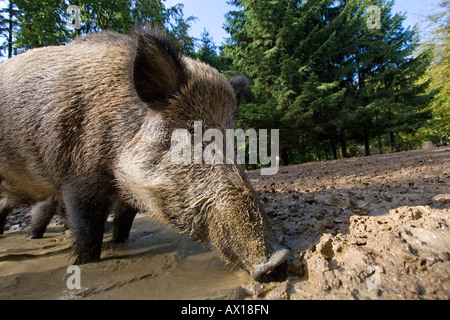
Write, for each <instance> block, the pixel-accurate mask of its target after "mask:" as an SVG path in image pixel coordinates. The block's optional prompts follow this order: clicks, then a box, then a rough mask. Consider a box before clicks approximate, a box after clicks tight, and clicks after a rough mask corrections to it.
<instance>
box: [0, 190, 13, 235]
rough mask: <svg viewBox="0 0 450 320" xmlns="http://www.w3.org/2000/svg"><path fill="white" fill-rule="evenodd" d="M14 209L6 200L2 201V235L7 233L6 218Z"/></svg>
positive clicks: (0, 220) (0, 208)
mask: <svg viewBox="0 0 450 320" xmlns="http://www.w3.org/2000/svg"><path fill="white" fill-rule="evenodd" d="M11 211H12V207H11V206H10V205H9V203H8V200H7V199H6V198H1V199H0V234H3V232H4V231H5V224H6V218H7V217H8V215H9V214H10V213H11Z"/></svg>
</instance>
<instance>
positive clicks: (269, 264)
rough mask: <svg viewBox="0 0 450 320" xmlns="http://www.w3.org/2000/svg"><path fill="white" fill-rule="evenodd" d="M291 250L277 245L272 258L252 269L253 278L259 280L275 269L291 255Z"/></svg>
mask: <svg viewBox="0 0 450 320" xmlns="http://www.w3.org/2000/svg"><path fill="white" fill-rule="evenodd" d="M289 254H290V251H289V250H288V249H285V248H280V247H277V248H276V249H275V251H274V252H273V253H272V254H271V255H270V258H269V259H267V260H266V261H263V262H262V263H260V264H257V265H256V266H255V267H254V268H253V270H251V271H250V274H251V276H252V279H253V280H255V281H258V280H259V279H260V278H261V276H263V275H265V274H268V273H270V272H272V271H274V270H275V269H276V268H277V267H278V266H279V265H281V264H282V263H283V262H285V261H286V259H287V258H288V257H289Z"/></svg>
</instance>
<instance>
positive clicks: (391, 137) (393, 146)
mask: <svg viewBox="0 0 450 320" xmlns="http://www.w3.org/2000/svg"><path fill="white" fill-rule="evenodd" d="M389 142H390V144H391V150H392V151H393V152H397V151H398V150H397V142H396V141H395V134H394V133H393V132H391V133H389Z"/></svg>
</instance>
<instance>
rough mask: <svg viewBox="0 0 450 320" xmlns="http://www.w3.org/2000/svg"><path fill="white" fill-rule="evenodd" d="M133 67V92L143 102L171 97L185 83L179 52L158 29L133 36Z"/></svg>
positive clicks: (184, 73)
mask: <svg viewBox="0 0 450 320" xmlns="http://www.w3.org/2000/svg"><path fill="white" fill-rule="evenodd" d="M136 36H137V46H136V56H135V58H134V66H133V81H134V86H135V88H136V92H137V93H138V95H139V96H140V98H141V99H142V100H143V101H145V102H155V101H157V100H161V99H168V98H170V97H171V96H172V95H173V94H174V93H175V92H176V91H177V90H178V89H179V88H180V86H181V84H182V83H183V82H184V81H185V78H186V76H185V75H186V72H185V67H184V65H183V62H182V56H181V53H180V52H179V50H178V49H177V48H175V46H173V45H172V43H171V41H170V40H169V39H168V37H167V34H166V33H165V32H164V31H162V30H159V29H151V30H150V31H141V32H137V33H136Z"/></svg>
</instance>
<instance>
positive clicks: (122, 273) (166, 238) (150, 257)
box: [0, 215, 249, 300]
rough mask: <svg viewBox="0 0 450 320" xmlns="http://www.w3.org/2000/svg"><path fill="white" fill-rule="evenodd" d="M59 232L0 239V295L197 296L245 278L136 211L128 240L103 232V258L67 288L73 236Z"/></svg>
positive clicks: (245, 277)
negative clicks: (114, 239) (115, 240)
mask: <svg viewBox="0 0 450 320" xmlns="http://www.w3.org/2000/svg"><path fill="white" fill-rule="evenodd" d="M61 231H62V230H60V229H57V228H50V229H49V230H48V232H47V233H46V235H45V238H44V239H41V240H27V239H26V232H14V233H6V235H5V236H2V237H1V238H0V300H2V299H137V300H138V299H177V300H183V299H202V298H205V297H208V296H210V295H214V294H215V293H216V292H218V291H221V290H224V291H226V290H227V289H229V288H233V287H236V286H238V285H242V284H245V283H246V282H247V281H248V280H249V276H248V274H247V273H246V272H245V271H243V270H232V269H230V268H228V267H227V266H225V265H224V264H223V263H222V262H220V260H219V259H218V258H216V257H215V256H214V254H213V253H212V252H210V251H209V250H208V249H205V248H204V247H202V246H201V245H199V244H197V243H194V242H192V241H190V240H189V239H187V238H186V237H183V236H180V235H176V234H174V233H173V232H171V231H168V230H166V229H165V228H163V227H161V226H159V225H157V224H155V223H154V222H152V220H151V219H150V218H149V217H147V216H143V215H140V216H138V217H137V218H136V220H135V223H134V225H133V229H132V232H131V236H130V240H129V242H128V243H126V244H123V245H116V244H113V243H112V242H111V234H110V233H106V234H105V238H104V245H103V246H104V248H103V251H102V260H101V261H100V262H98V263H93V264H88V265H85V266H82V267H81V272H80V275H81V279H80V280H81V289H79V290H77V289H74V290H69V289H68V287H67V281H68V280H69V277H70V276H71V275H72V273H67V271H68V270H67V268H68V266H69V265H71V264H72V262H73V257H72V250H71V242H72V239H71V236H70V232H68V231H66V232H63V233H61ZM69 281H70V280H69Z"/></svg>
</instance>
